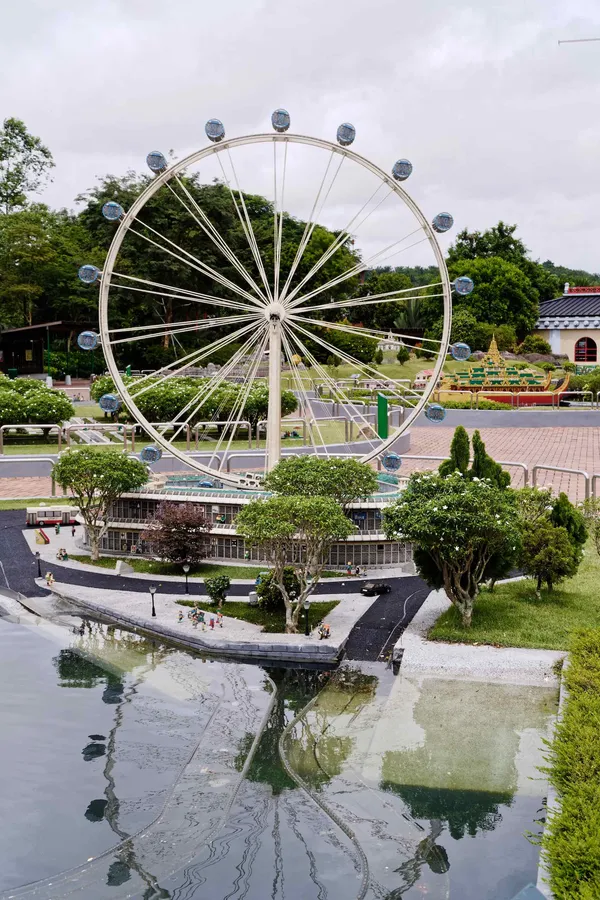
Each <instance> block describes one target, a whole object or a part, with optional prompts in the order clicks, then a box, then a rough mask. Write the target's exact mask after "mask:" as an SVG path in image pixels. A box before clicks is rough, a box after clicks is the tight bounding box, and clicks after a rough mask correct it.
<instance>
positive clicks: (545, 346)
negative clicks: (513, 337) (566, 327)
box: [519, 334, 552, 353]
mask: <svg viewBox="0 0 600 900" xmlns="http://www.w3.org/2000/svg"><path fill="white" fill-rule="evenodd" d="M519 353H552V347H551V346H550V344H549V343H548V341H545V340H544V338H543V337H540V335H539V334H528V335H527V337H526V338H525V340H524V341H523V343H522V344H521V345H520V346H519Z"/></svg>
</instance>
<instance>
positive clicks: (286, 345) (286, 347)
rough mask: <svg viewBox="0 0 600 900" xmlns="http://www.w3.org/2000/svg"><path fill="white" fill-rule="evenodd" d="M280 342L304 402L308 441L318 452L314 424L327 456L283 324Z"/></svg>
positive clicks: (326, 450)
mask: <svg viewBox="0 0 600 900" xmlns="http://www.w3.org/2000/svg"><path fill="white" fill-rule="evenodd" d="M281 342H282V344H283V348H284V351H285V354H286V356H287V359H288V362H289V364H290V368H291V370H292V377H293V379H294V381H295V382H296V387H297V389H298V392H299V393H300V396H301V397H302V400H303V402H304V421H305V422H306V424H307V425H308V433H309V436H310V442H311V444H312V445H313V449H314V451H315V453H318V449H317V444H316V442H315V435H314V429H313V425H314V428H316V431H317V434H318V437H319V440H320V441H321V446H322V447H324V448H325V453H326V455H327V456H329V450H328V448H327V443H326V441H324V440H323V434H322V432H321V428H320V426H319V423H318V421H317V417H316V416H315V415H314V414H313V412H312V407H311V405H310V400H309V398H308V394H307V392H306V388H305V386H304V382H303V380H302V377H301V376H300V371H299V369H298V366H297V365H296V363H295V362H294V355H295V354H294V352H293V348H292V347H291V345H290V342H289V340H288V329H287V328H286V327H285V326H284V328H282V330H281ZM309 416H310V419H309V418H308V417H309ZM257 438H258V434H257Z"/></svg>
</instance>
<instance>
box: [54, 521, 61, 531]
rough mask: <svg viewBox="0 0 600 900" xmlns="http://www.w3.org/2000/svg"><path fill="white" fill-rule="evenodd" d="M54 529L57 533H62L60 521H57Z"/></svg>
mask: <svg viewBox="0 0 600 900" xmlns="http://www.w3.org/2000/svg"><path fill="white" fill-rule="evenodd" d="M54 531H55V533H56V534H60V522H57V523H56V525H55V526H54Z"/></svg>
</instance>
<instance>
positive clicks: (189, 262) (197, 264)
mask: <svg viewBox="0 0 600 900" xmlns="http://www.w3.org/2000/svg"><path fill="white" fill-rule="evenodd" d="M136 221H137V222H139V223H140V225H142V226H143V227H144V228H147V229H148V231H151V232H152V233H153V234H155V235H156V236H157V237H159V238H161V239H162V240H163V241H166V242H167V244H170V245H171V246H172V247H175V248H176V249H177V250H180V251H181V253H183V254H185V255H184V256H180V255H179V253H173V251H172V250H169V248H168V247H165V246H164V245H163V244H159V243H158V242H157V241H153V240H152V238H149V237H148V235H147V234H142V232H141V231H138V230H137V229H136V228H133V227H131V226H130V228H129V230H130V232H131V233H132V234H135V235H137V236H138V237H141V238H142V239H143V240H145V241H147V242H148V243H149V244H152V245H153V246H154V247H157V248H158V249H159V250H161V251H162V252H163V253H167V254H168V255H169V256H172V257H173V258H174V259H178V260H179V261H180V262H182V263H184V264H185V265H186V266H189V267H190V269H195V270H196V271H197V272H200V273H201V274H202V275H207V276H208V277H209V278H211V279H212V280H213V281H216V282H217V283H218V284H221V285H223V287H226V288H227V289H228V290H230V291H233V293H234V294H238V295H239V296H240V297H244V298H245V299H246V300H249V301H250V303H252V304H253V305H254V306H255V305H256V297H253V296H252V294H249V293H248V291H246V290H245V289H244V288H241V287H239V285H237V284H234V282H233V281H230V280H229V278H225V276H224V275H220V274H219V272H217V270H216V269H213V268H212V266H209V265H207V264H206V263H203V262H201V261H200V260H199V259H197V258H196V257H195V256H194V255H193V254H192V253H188V251H187V250H184V249H183V247H180V246H179V244H176V243H175V242H174V241H172V240H170V239H169V238H168V237H165V236H164V235H163V234H161V233H160V232H159V231H156V229H154V228H152V226H151V225H147V224H146V223H145V222H142V220H141V219H136Z"/></svg>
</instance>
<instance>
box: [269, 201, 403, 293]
mask: <svg viewBox="0 0 600 900" xmlns="http://www.w3.org/2000/svg"><path fill="white" fill-rule="evenodd" d="M382 187H383V184H380V185H379V186H378V187H377V188H375V190H374V191H373V193H372V194H371V196H370V197H369V199H368V200H367V201H366V202H365V203H364V204H363V205H362V207H361V208H360V209H359V211H358V212H357V213H356V215H354V216H353V217H352V219H350V221H349V222H348V224H347V225H346V227H345V228H344V229H343V230H342V231H341V232H340V234H339V235H338V236H337V237H336V239H335V240H334V241H333V243H332V244H331V246H330V247H328V248H327V250H325V252H324V253H323V254H322V255H321V256H320V258H319V259H318V260H317V261H316V263H315V264H314V266H313V267H312V269H311V270H310V272H308V273H307V274H306V275H305V276H304V278H303V279H302V281H301V282H300V283H299V284H297V285H296V287H295V288H294V290H293V291H291V292H290V293H289V294H288V295H287V297H286V300H287V304H288V305H290V304H291V301H292V300H293V299H294V297H296V296H297V294H298V293H299V291H300V290H302V288H303V287H304V285H305V284H306V283H307V282H308V281H310V279H311V278H312V277H313V275H316V273H317V272H318V271H319V270H320V269H321V268H322V267H323V266H324V265H325V263H326V262H328V260H330V259H331V257H332V256H333V255H334V253H336V252H337V251H338V250H339V249H340V247H341V246H342V245H343V244H345V242H346V241H347V240H349V238H350V237H351V232H350V229H351V228H353V227H354V230H355V231H358V229H359V228H360V227H361V226H362V225H364V223H365V222H366V221H367V219H368V218H369V216H371V215H372V214H373V213H374V212H375V211H376V210H377V209H379V207H380V206H381V204H382V203H384V202H385V201H386V200H387V198H388V197H390V196H391V195H392V194H393V193H394V192H393V190H392V188H389V190H388V192H387V193H386V194H385V195H384V196H383V197H382V198H381V199H380V200H379V201H378V203H377V204H376V205H375V206H374V207H373V209H371V210H370V211H369V212H368V213H367V214H366V215H365V216H364V217H363V218H362V219H361V221H360V222H359V223H358V224H356V225H355V224H354V223H355V221H356V219H358V217H359V216H360V215H361V214H362V213H363V212H364V210H365V209H366V208H367V206H368V205H369V203H371V201H372V200H374V198H375V197H376V196H377V194H378V193H379V191H380V190H381V188H382Z"/></svg>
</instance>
